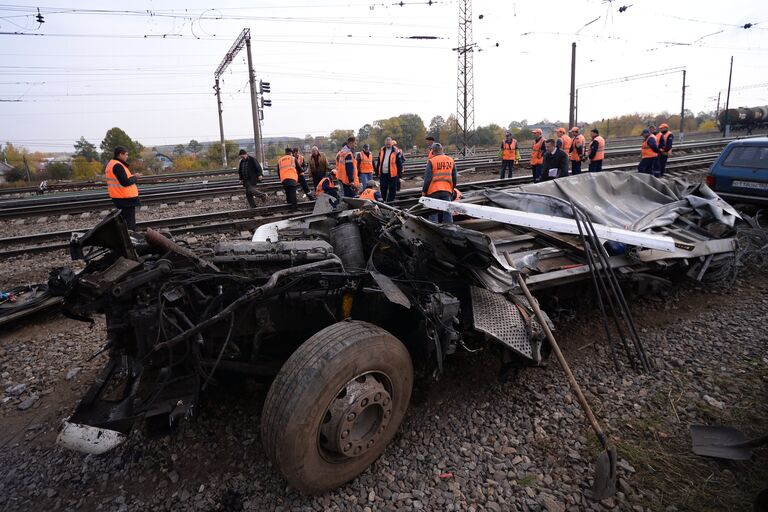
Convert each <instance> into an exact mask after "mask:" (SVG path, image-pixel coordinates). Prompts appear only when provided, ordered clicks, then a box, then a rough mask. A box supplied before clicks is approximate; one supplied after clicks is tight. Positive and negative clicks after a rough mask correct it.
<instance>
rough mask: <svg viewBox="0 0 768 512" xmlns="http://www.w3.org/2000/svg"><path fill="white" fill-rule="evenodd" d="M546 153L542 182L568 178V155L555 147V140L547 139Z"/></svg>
mask: <svg viewBox="0 0 768 512" xmlns="http://www.w3.org/2000/svg"><path fill="white" fill-rule="evenodd" d="M544 145H545V147H546V148H547V151H546V153H544V173H543V174H544V175H543V176H542V181H547V180H553V179H555V178H562V177H564V176H568V155H567V154H565V151H563V150H562V149H559V148H558V147H557V146H556V145H555V140H554V139H547V141H546V142H545V144H544Z"/></svg>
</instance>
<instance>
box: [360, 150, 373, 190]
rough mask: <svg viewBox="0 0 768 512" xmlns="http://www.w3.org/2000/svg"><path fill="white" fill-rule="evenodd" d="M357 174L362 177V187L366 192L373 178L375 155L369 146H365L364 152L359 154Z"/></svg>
mask: <svg viewBox="0 0 768 512" xmlns="http://www.w3.org/2000/svg"><path fill="white" fill-rule="evenodd" d="M357 172H358V174H359V176H360V186H361V187H363V190H365V189H366V187H367V186H368V181H370V180H371V179H372V178H371V177H372V176H373V153H371V147H370V146H369V145H368V144H363V150H362V151H360V152H359V153H358V154H357Z"/></svg>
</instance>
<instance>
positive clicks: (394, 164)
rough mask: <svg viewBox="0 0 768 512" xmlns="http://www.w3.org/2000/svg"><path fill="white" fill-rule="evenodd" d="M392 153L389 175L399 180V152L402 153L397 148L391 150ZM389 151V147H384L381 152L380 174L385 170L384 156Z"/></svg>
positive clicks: (390, 155)
mask: <svg viewBox="0 0 768 512" xmlns="http://www.w3.org/2000/svg"><path fill="white" fill-rule="evenodd" d="M390 149H391V150H392V152H391V153H390V154H389V175H390V176H392V177H393V178H397V152H398V151H400V150H399V149H397V148H396V147H395V146H392V147H391V148H390ZM386 151H387V146H382V148H381V151H379V172H381V169H383V168H384V162H383V160H384V154H385V153H386Z"/></svg>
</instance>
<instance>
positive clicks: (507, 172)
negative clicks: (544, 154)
mask: <svg viewBox="0 0 768 512" xmlns="http://www.w3.org/2000/svg"><path fill="white" fill-rule="evenodd" d="M519 161H520V153H519V152H518V150H517V140H516V139H514V138H513V137H512V132H510V131H508V132H506V133H505V134H504V140H503V141H502V142H501V171H499V179H500V180H503V179H504V178H506V177H509V178H511V177H512V171H513V170H514V167H515V164H516V163H518V162H519Z"/></svg>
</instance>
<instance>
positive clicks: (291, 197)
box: [277, 148, 299, 210]
mask: <svg viewBox="0 0 768 512" xmlns="http://www.w3.org/2000/svg"><path fill="white" fill-rule="evenodd" d="M296 165H297V164H296V159H295V158H294V157H293V150H292V149H291V148H285V155H283V156H281V157H280V159H279V160H278V161H277V175H278V177H279V178H280V183H281V184H282V185H283V190H285V201H286V202H287V203H288V204H289V205H290V206H291V210H296V209H298V201H297V200H296V188H297V187H298V186H299V172H298V169H297V168H296Z"/></svg>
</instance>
